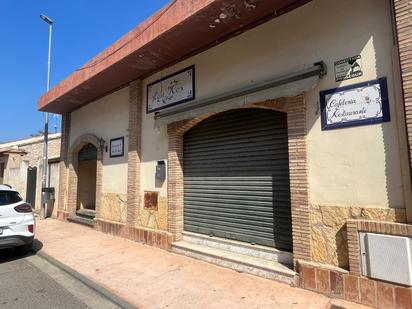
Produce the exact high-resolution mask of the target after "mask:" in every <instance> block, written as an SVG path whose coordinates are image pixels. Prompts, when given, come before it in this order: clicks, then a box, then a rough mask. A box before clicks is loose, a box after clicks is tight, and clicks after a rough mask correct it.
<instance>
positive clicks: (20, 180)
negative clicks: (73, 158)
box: [0, 133, 60, 217]
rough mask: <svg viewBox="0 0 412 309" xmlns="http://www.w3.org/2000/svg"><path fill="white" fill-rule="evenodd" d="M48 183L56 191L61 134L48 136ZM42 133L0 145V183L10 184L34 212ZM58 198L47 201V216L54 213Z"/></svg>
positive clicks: (40, 172)
mask: <svg viewBox="0 0 412 309" xmlns="http://www.w3.org/2000/svg"><path fill="white" fill-rule="evenodd" d="M48 155H49V167H48V176H47V186H48V187H53V188H55V193H58V190H59V162H60V133H55V134H50V135H49V147H48ZM42 175H43V136H39V137H31V138H26V139H21V140H16V141H11V142H6V143H1V144H0V184H8V185H11V186H12V187H13V188H14V189H16V190H17V191H18V192H19V193H20V194H21V196H22V197H23V199H25V200H26V201H27V202H28V203H30V204H31V205H32V206H33V208H34V210H35V211H36V212H40V206H41V182H42V181H41V180H42ZM57 202H58V201H57V200H56V199H55V200H53V201H50V203H49V209H48V212H49V213H48V215H50V216H51V215H52V216H54V217H56V216H57V208H58V206H57Z"/></svg>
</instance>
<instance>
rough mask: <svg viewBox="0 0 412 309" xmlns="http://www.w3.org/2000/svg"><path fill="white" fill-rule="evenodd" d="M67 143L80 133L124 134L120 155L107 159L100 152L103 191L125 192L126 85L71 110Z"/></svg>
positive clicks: (111, 137)
mask: <svg viewBox="0 0 412 309" xmlns="http://www.w3.org/2000/svg"><path fill="white" fill-rule="evenodd" d="M71 117H72V118H71V129H70V141H69V145H70V146H71V145H73V143H74V142H75V141H76V139H77V138H79V137H80V136H81V135H83V134H94V135H96V136H97V137H98V138H101V137H102V138H103V139H104V140H105V141H106V145H107V147H108V148H109V146H110V145H109V143H110V139H113V138H117V137H122V136H123V137H124V152H125V155H124V156H123V157H118V158H110V156H109V151H107V152H106V151H104V152H103V192H107V193H123V194H125V193H126V192H127V149H128V127H129V87H125V88H123V89H121V90H119V91H116V92H114V93H112V94H110V95H108V96H106V97H104V98H101V99H99V100H97V101H95V102H93V103H90V104H88V105H86V106H84V107H82V108H80V109H78V110H76V111H74V112H73V113H72V116H71Z"/></svg>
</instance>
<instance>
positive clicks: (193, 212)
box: [183, 109, 292, 250]
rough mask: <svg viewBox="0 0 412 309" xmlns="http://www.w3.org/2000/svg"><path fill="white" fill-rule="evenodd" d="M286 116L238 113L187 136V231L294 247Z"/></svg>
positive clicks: (212, 121)
mask: <svg viewBox="0 0 412 309" xmlns="http://www.w3.org/2000/svg"><path fill="white" fill-rule="evenodd" d="M287 147H288V139H287V119H286V114H284V113H281V112H274V111H267V110H258V109H256V110H253V109H252V110H248V109H244V110H236V111H230V112H225V113H222V114H219V115H216V116H213V117H211V118H209V119H206V120H205V121H203V122H201V123H200V124H198V125H197V126H195V127H193V128H192V129H191V130H189V131H188V132H187V133H186V134H185V135H184V144H183V149H184V157H183V166H184V168H183V171H184V229H185V230H187V231H192V232H197V233H202V234H209V235H215V236H219V237H226V238H230V239H235V240H240V241H246V242H251V243H256V244H261V245H266V246H273V247H277V248H280V249H286V250H291V249H292V237H291V212H290V185H289V166H288V165H289V158H288V148H287Z"/></svg>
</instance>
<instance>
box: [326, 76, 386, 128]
mask: <svg viewBox="0 0 412 309" xmlns="http://www.w3.org/2000/svg"><path fill="white" fill-rule="evenodd" d="M320 104H321V110H322V116H321V120H322V130H330V129H336V128H344V127H353V126H360V125H367V124H374V123H381V122H387V121H390V114H389V100H388V87H387V82H386V78H385V77H383V78H380V79H377V80H372V81H369V82H365V83H360V84H355V85H350V86H346V87H341V88H336V89H330V90H325V91H322V92H321V93H320Z"/></svg>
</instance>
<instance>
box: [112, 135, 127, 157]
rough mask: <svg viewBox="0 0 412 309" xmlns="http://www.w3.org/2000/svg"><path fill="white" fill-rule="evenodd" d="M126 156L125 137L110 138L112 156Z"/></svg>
mask: <svg viewBox="0 0 412 309" xmlns="http://www.w3.org/2000/svg"><path fill="white" fill-rule="evenodd" d="M123 156H124V137H118V138H113V139H111V140H110V158H116V157H123Z"/></svg>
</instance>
